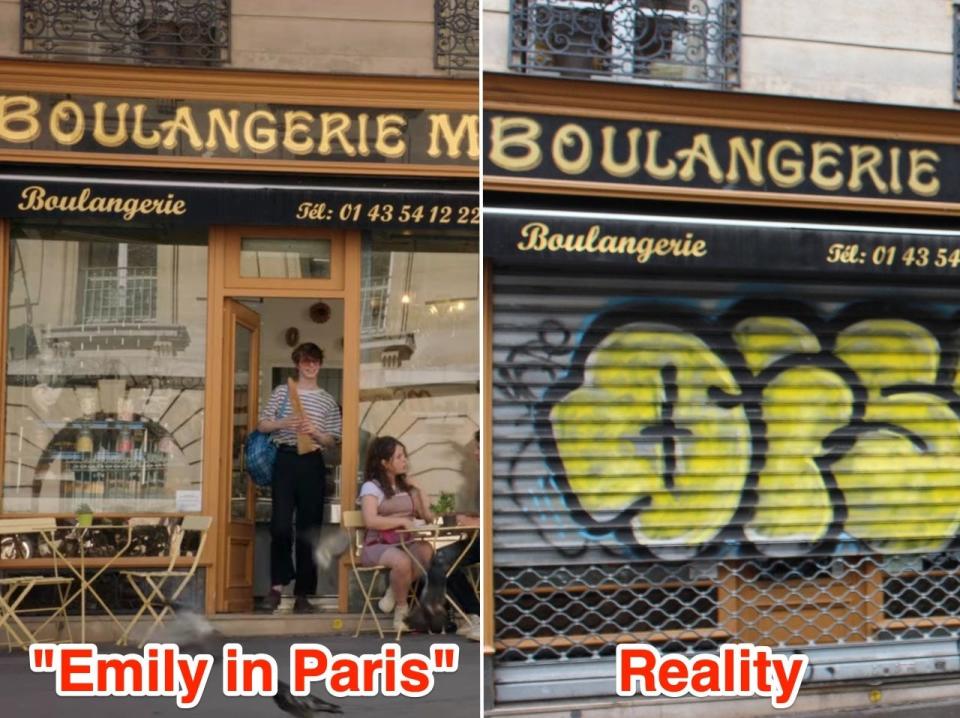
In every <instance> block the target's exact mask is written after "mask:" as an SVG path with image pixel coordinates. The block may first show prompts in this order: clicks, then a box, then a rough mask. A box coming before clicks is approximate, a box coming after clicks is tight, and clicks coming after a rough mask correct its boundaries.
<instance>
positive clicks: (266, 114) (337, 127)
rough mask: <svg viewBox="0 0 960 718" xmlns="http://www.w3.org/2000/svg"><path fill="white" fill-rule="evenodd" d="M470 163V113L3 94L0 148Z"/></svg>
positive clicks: (473, 150)
mask: <svg viewBox="0 0 960 718" xmlns="http://www.w3.org/2000/svg"><path fill="white" fill-rule="evenodd" d="M3 148H6V149H10V148H19V149H28V150H47V151H49V150H54V151H55V150H64V151H68V150H69V151H72V152H103V151H110V153H111V154H112V155H114V156H116V154H117V153H118V152H119V153H124V154H133V155H158V154H159V155H162V154H167V155H176V156H181V157H205V158H206V157H218V158H219V157H238V158H265V159H273V160H277V159H285V160H290V161H294V162H314V163H319V162H349V163H370V164H380V165H382V164H384V163H396V164H431V165H469V166H476V163H477V161H478V160H479V159H480V124H479V115H478V114H477V113H464V112H439V111H433V110H431V111H425V110H410V109H390V110H363V109H352V108H335V109H331V108H318V107H287V106H283V105H274V104H270V105H267V104H251V103H235V104H229V103H213V102H202V101H184V100H157V99H141V100H137V99H130V98H124V99H120V98H93V97H80V96H76V95H70V96H66V95H53V94H50V95H36V96H34V95H30V94H26V93H13V94H3V93H2V91H0V149H3Z"/></svg>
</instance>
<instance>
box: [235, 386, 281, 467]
mask: <svg viewBox="0 0 960 718" xmlns="http://www.w3.org/2000/svg"><path fill="white" fill-rule="evenodd" d="M289 398H290V394H289V392H288V393H287V396H286V397H285V398H284V400H283V404H282V405H281V406H280V412H279V413H280V414H283V412H284V409H285V408H286V406H287V400H288V399H289ZM275 463H277V445H276V444H274V443H273V441H271V440H270V434H264V433H263V432H262V431H252V432H250V434H249V435H248V436H247V438H246V440H244V442H243V464H244V470H245V471H246V472H247V473H248V474H249V475H250V478H251V479H253V483H255V484H256V485H257V486H269V485H270V483H271V482H272V481H273V465H274V464H275Z"/></svg>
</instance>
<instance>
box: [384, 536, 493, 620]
mask: <svg viewBox="0 0 960 718" xmlns="http://www.w3.org/2000/svg"><path fill="white" fill-rule="evenodd" d="M397 533H398V534H399V535H400V546H401V547H402V548H403V550H404V551H406V552H407V555H408V556H410V558H411V559H413V560H414V562H416V564H417V565H418V566H419V567H420V569H421V570H422V571H423V572H424V574H426V572H427V568H428V567H427V566H424V565H423V564H421V563H420V561H418V560H417V557H416V555H414V553H413V552H412V551H411V550H410V546H409V544H412V543H416V542H417V541H426V542H427V543H429V544H430V545H431V546H433V553H434V554H436V553H437V551H439V550H440V549H442V548H446V547H447V546H452V545H453V544H455V543H457V542H461V543H462V544H463V548H462V549H461V550H460V552H459V553H458V554H457V557H456V558H455V559H454V560H453V561H452V562H451V563H450V566H449V567H448V568H447V572H446V576H445V578H450V576H452V575H453V572H454V571H456V570H457V569H458V568H459V567H460V564H461V563H462V562H463V559H464V558H466V556H467V554H468V553H469V552H470V549H471V548H473V545H474V544H475V543H476V542H477V538H479V536H480V527H479V526H439V525H435V524H427V525H425V526H418V527H416V528H412V529H398V530H397ZM444 599H445V600H446V602H447V604H448V605H450V606H452V607H453V609H454V610H455V611H456V612H457V613H459V614H460V616H462V617H463V620H465V621H468V622H469V620H470V617H469V616H467V614H466V613H464V611H463V608H462V607H461V606H460V604H458V603H457V602H456V601H454V600H453V597H452V596H450V593H449V592H447V591H446V590H444Z"/></svg>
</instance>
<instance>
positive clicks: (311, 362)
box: [300, 359, 320, 366]
mask: <svg viewBox="0 0 960 718" xmlns="http://www.w3.org/2000/svg"><path fill="white" fill-rule="evenodd" d="M304 364H309V365H310V366H320V362H318V361H317V360H316V359H301V360H300V366H303V365H304Z"/></svg>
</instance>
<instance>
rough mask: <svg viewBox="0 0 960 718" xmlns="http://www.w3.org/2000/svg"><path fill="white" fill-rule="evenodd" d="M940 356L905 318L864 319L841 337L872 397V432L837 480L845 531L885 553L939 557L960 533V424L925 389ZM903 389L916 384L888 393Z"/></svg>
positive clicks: (841, 349) (837, 469) (868, 420)
mask: <svg viewBox="0 0 960 718" xmlns="http://www.w3.org/2000/svg"><path fill="white" fill-rule="evenodd" d="M940 351H941V347H940V344H939V342H938V341H937V340H936V338H935V337H933V336H932V335H931V334H930V333H929V332H928V331H927V330H926V329H924V328H923V327H920V326H918V325H916V324H913V323H912V322H905V321H902V320H883V319H876V320H869V321H864V322H861V323H859V324H856V325H854V326H852V327H850V328H849V329H848V330H846V331H844V332H843V333H842V334H841V335H840V336H839V337H838V341H837V355H838V356H839V357H840V358H841V359H843V360H844V361H845V362H847V364H849V365H850V366H851V367H852V368H853V369H854V370H855V371H856V372H857V375H858V376H859V377H860V380H861V381H862V382H863V383H864V385H866V387H867V389H868V392H869V399H868V401H867V405H866V412H865V414H864V423H865V424H866V427H867V430H866V431H864V432H863V433H861V435H860V436H859V437H858V438H857V440H856V443H855V444H854V446H853V447H852V448H851V449H849V450H848V451H847V452H846V453H845V455H844V457H843V459H841V460H840V461H838V462H837V463H836V464H835V465H834V466H833V474H834V477H835V478H836V481H837V485H838V486H839V487H840V489H841V490H842V491H843V495H844V498H845V501H846V505H847V513H848V518H847V522H846V529H847V531H848V532H849V533H850V534H851V535H853V536H856V537H857V538H860V539H863V540H865V541H867V542H868V543H869V544H870V545H871V546H873V547H874V548H876V549H877V550H879V551H884V552H894V551H896V552H908V551H913V552H924V553H926V552H929V551H937V550H940V549H942V548H944V547H945V546H946V544H947V543H948V542H949V541H950V539H951V538H952V537H953V536H954V534H955V533H956V532H957V529H958V528H960V480H958V478H957V477H960V420H958V419H957V415H956V413H955V412H954V411H953V410H952V408H951V407H950V404H949V402H948V401H947V400H946V399H944V398H941V397H939V396H937V395H935V394H934V393H928V392H926V391H924V390H923V388H924V386H929V387H930V388H931V389H933V384H934V382H935V381H936V375H937V366H938V364H939V360H940ZM878 367H880V368H878ZM904 383H910V384H911V385H913V386H911V387H910V389H909V390H905V389H902V390H900V391H896V390H894V391H895V393H890V390H891V388H892V387H895V386H896V385H897V384H904ZM916 385H919V386H916ZM884 390H887V394H888V395H886V396H885V395H884Z"/></svg>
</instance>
